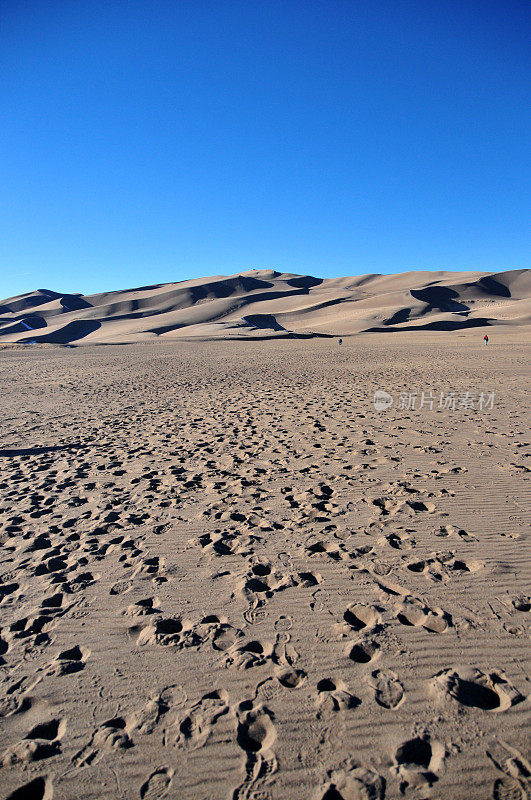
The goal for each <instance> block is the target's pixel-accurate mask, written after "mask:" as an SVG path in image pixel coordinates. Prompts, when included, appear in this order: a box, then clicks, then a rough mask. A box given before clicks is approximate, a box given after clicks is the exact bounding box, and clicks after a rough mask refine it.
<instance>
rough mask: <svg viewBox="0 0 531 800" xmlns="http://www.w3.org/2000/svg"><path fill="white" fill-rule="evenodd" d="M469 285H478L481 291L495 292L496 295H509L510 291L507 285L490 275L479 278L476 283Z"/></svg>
mask: <svg viewBox="0 0 531 800" xmlns="http://www.w3.org/2000/svg"><path fill="white" fill-rule="evenodd" d="M470 285H471V286H474V285H475V286H479V287H480V288H481V289H483V291H485V292H487V294H495V295H498V297H511V292H510V290H509V289H508V287H507V286H504V285H503V283H500V282H499V281H497V280H496V279H495V278H492V277H491V276H490V275H486V276H485V277H484V278H480V279H479V281H477V283H476V284H470Z"/></svg>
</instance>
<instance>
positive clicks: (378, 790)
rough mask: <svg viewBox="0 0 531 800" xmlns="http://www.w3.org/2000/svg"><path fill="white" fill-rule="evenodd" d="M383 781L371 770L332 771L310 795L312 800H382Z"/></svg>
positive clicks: (354, 768)
mask: <svg viewBox="0 0 531 800" xmlns="http://www.w3.org/2000/svg"><path fill="white" fill-rule="evenodd" d="M384 797H385V780H384V778H382V776H381V775H378V773H377V772H373V770H370V769H365V768H364V767H353V768H352V769H351V770H348V771H346V770H333V771H330V772H329V773H328V775H327V781H326V782H325V783H324V785H323V786H320V787H319V788H318V789H317V790H316V791H315V792H314V793H313V795H312V800H384Z"/></svg>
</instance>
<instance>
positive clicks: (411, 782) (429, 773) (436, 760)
mask: <svg viewBox="0 0 531 800" xmlns="http://www.w3.org/2000/svg"><path fill="white" fill-rule="evenodd" d="M445 754H446V753H445V747H444V745H443V744H442V743H441V742H438V741H436V740H432V739H431V738H430V737H429V736H428V735H427V734H424V735H422V736H417V737H415V738H414V739H409V740H408V741H406V742H403V744H401V745H400V746H399V747H398V749H397V750H396V752H395V754H394V758H393V761H394V765H395V766H394V770H395V772H396V773H397V775H398V777H399V778H400V781H401V783H400V791H401V793H402V794H404V793H405V792H406V789H410V788H411V789H415V790H417V791H418V790H420V791H424V790H425V789H426V787H430V786H432V785H433V784H434V783H436V782H437V781H438V780H439V778H438V773H439V772H440V771H441V769H442V766H443V763H444V758H445Z"/></svg>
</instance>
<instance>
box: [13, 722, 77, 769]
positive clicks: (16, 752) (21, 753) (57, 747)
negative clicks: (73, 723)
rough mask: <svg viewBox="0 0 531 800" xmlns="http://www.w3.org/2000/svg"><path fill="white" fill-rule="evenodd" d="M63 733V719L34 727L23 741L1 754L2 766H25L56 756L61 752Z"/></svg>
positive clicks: (64, 723)
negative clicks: (21, 764) (20, 764)
mask: <svg viewBox="0 0 531 800" xmlns="http://www.w3.org/2000/svg"><path fill="white" fill-rule="evenodd" d="M65 731H66V720H65V719H51V720H49V721H48V722H41V723H40V724H38V725H35V727H33V728H32V729H31V731H29V733H27V734H26V736H25V737H24V738H23V739H21V740H20V741H19V742H17V744H15V745H13V747H10V748H9V749H8V750H6V751H5V752H4V753H3V755H2V766H4V767H6V766H8V765H12V764H18V763H23V764H27V763H29V762H31V761H40V759H42V758H50V757H51V756H55V755H57V754H58V753H60V752H61V738H62V737H63V735H64V733H65Z"/></svg>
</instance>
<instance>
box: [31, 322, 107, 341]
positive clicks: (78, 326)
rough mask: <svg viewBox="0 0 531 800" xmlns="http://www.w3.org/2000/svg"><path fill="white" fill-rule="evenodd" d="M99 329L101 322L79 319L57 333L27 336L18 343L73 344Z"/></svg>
mask: <svg viewBox="0 0 531 800" xmlns="http://www.w3.org/2000/svg"><path fill="white" fill-rule="evenodd" d="M98 328H101V322H100V321H99V320H96V319H81V320H74V322H69V323H68V325H65V326H64V328H59V330H57V331H51V333H47V334H43V335H42V336H27V337H26V338H25V339H19V342H27V341H30V340H31V341H32V342H42V343H44V344H68V343H69V342H75V341H77V340H78V339H83V338H84V337H85V336H88V335H89V333H93V332H94V331H97V330H98Z"/></svg>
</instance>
